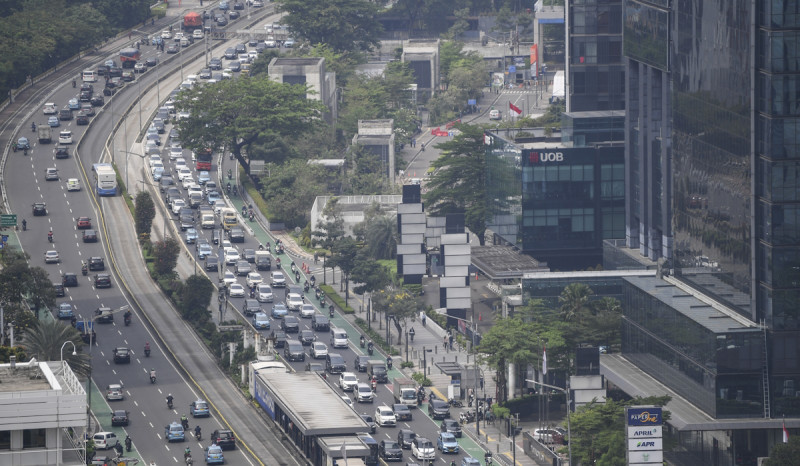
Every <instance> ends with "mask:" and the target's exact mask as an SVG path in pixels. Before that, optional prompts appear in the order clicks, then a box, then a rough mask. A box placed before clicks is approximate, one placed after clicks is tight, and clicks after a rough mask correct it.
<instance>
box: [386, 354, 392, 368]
mask: <svg viewBox="0 0 800 466" xmlns="http://www.w3.org/2000/svg"><path fill="white" fill-rule="evenodd" d="M386 367H387V368H389V369H391V368H392V357H391V356H387V357H386Z"/></svg>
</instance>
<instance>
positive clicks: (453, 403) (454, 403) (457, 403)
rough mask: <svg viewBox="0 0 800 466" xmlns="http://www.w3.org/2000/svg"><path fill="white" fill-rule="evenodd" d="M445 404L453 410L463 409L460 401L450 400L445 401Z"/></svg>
mask: <svg viewBox="0 0 800 466" xmlns="http://www.w3.org/2000/svg"><path fill="white" fill-rule="evenodd" d="M447 404H449V405H450V406H452V407H454V408H463V407H464V404H463V403H462V402H461V400H456V399H455V398H450V399H449V400H447Z"/></svg>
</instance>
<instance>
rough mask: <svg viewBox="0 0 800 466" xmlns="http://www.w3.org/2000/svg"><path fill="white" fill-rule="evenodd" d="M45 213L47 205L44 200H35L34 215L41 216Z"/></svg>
mask: <svg viewBox="0 0 800 466" xmlns="http://www.w3.org/2000/svg"><path fill="white" fill-rule="evenodd" d="M43 215H47V205H46V204H45V203H44V202H34V203H33V216H34V217H41V216H43Z"/></svg>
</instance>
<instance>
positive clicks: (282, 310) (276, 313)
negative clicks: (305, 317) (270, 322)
mask: <svg viewBox="0 0 800 466" xmlns="http://www.w3.org/2000/svg"><path fill="white" fill-rule="evenodd" d="M288 313H289V310H288V309H286V305H285V304H283V303H276V304H275V305H273V306H272V317H274V318H276V319H283V318H284V317H287V316H286V314H288ZM295 320H297V319H295ZM281 328H282V327H281Z"/></svg>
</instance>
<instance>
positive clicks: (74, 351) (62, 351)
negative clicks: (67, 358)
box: [61, 340, 78, 365]
mask: <svg viewBox="0 0 800 466" xmlns="http://www.w3.org/2000/svg"><path fill="white" fill-rule="evenodd" d="M67 343H69V344H70V345H72V355H73V356H77V355H78V352H77V350H76V349H75V343H73V342H71V341H69V340H67V341H65V342H64V344H63V345H61V362H62V363H63V362H64V347H65V346H67ZM62 365H63V364H62Z"/></svg>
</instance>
